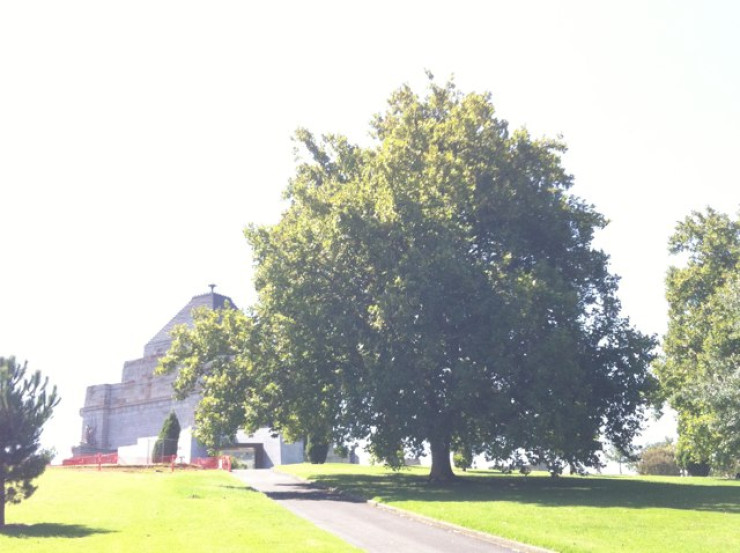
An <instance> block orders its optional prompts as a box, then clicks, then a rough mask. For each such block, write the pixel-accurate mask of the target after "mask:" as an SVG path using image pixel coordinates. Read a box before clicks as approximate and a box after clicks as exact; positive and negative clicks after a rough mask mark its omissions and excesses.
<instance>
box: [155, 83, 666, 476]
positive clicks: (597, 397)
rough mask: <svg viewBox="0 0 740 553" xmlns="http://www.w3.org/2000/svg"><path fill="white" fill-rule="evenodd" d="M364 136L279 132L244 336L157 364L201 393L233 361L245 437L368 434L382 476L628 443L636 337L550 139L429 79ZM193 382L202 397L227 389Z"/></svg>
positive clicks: (642, 352)
mask: <svg viewBox="0 0 740 553" xmlns="http://www.w3.org/2000/svg"><path fill="white" fill-rule="evenodd" d="M372 135H373V137H374V139H375V142H374V143H373V145H371V146H368V147H361V146H359V145H355V144H351V143H350V142H349V140H348V139H347V138H345V137H343V136H339V135H332V136H326V137H323V138H322V139H320V140H318V139H316V138H315V137H314V136H313V135H312V134H311V133H310V132H308V131H306V130H299V131H298V132H297V133H296V140H297V142H298V143H299V145H300V146H302V147H303V150H304V151H305V152H307V153H308V159H307V160H305V161H303V162H302V163H301V164H300V165H299V167H298V169H297V172H296V176H295V177H294V178H293V179H292V180H291V183H290V186H289V188H288V190H287V192H286V197H287V199H288V200H289V202H290V206H289V208H288V210H287V211H286V212H285V213H284V215H283V217H282V219H281V220H280V222H279V223H278V224H276V225H273V226H265V227H251V228H250V229H248V230H247V231H246V235H247V238H248V240H249V242H250V244H251V245H252V247H253V250H254V259H255V263H256V279H255V284H256V288H257V291H258V294H259V301H258V303H257V304H256V306H255V307H254V311H253V312H252V313H251V314H250V315H249V319H250V320H251V322H249V323H247V322H245V324H244V328H246V329H247V332H246V334H247V336H246V337H245V338H244V340H243V341H241V342H240V343H239V344H234V347H233V348H232V347H231V346H229V347H227V348H225V350H226V351H221V350H219V348H215V349H213V350H212V351H211V353H213V354H216V357H213V356H208V355H206V354H205V352H206V351H207V350H209V348H210V346H204V347H203V348H201V349H198V348H197V347H195V344H200V343H201V342H202V340H201V338H202V336H201V335H199V334H198V332H197V327H196V332H195V333H193V334H191V335H190V337H189V338H187V339H185V338H183V343H185V342H187V343H188V344H191V345H192V346H193V347H191V346H187V347H186V348H185V349H181V350H180V352H179V354H178V353H177V348H178V347H180V344H177V343H176V344H175V346H173V348H174V349H173V355H171V356H170V357H169V358H168V360H167V361H166V363H165V364H166V365H167V366H169V367H170V368H172V367H174V366H175V365H177V363H178V362H179V361H181V360H183V359H190V360H194V361H195V362H194V363H193V364H192V365H191V364H190V361H186V362H185V366H186V367H190V366H192V367H196V366H198V367H201V369H196V371H195V372H194V373H193V374H197V375H198V376H199V377H200V376H202V377H203V378H204V381H203V382H204V389H205V387H207V386H208V383H209V381H210V379H213V378H219V377H220V376H219V375H220V374H221V373H222V372H228V371H229V370H230V369H231V368H238V371H239V372H240V375H239V376H238V377H237V384H236V385H235V386H234V388H235V387H241V391H240V392H239V399H240V400H241V402H240V403H239V405H240V410H241V414H242V415H243V416H244V417H245V421H246V422H247V424H248V425H253V424H254V423H255V422H256V421H258V420H259V421H260V422H261V423H263V424H265V423H266V424H270V425H271V426H272V427H273V428H275V429H277V430H285V431H287V432H288V433H290V434H292V435H294V436H302V435H306V434H311V435H312V436H316V437H318V438H321V439H326V441H327V442H328V441H330V440H333V441H335V442H337V443H346V442H351V441H353V440H355V439H364V438H367V439H368V440H369V443H370V450H371V452H372V453H373V454H374V455H375V456H376V457H378V458H380V459H384V460H385V461H386V462H388V463H390V464H391V465H397V464H398V463H400V461H399V459H402V458H403V455H399V451H403V450H406V451H409V452H410V453H412V454H419V453H421V451H422V449H423V445H424V443H425V442H426V443H429V444H430V446H431V451H432V459H433V466H432V476H433V477H435V478H442V479H444V478H449V477H451V476H452V471H451V466H450V449H451V447H453V446H455V447H456V446H457V444H461V445H465V446H466V447H468V448H470V450H471V451H472V452H475V453H478V452H483V451H485V452H487V453H489V454H490V455H491V456H492V457H496V458H502V457H506V456H507V455H509V454H511V453H512V452H514V451H516V450H517V449H520V448H523V449H525V450H527V451H530V452H532V454H533V455H536V456H540V457H543V458H545V457H546V458H548V459H550V460H556V459H563V460H565V461H567V462H568V463H572V464H573V463H585V464H596V463H598V458H597V455H596V452H597V451H598V450H599V449H600V447H601V446H600V444H599V441H598V437H599V434H600V433H601V432H603V433H605V434H606V435H607V436H608V437H609V439H611V440H612V441H614V443H615V444H617V445H618V446H619V447H621V448H628V447H629V444H630V441H631V438H632V436H633V435H634V433H635V431H636V430H637V429H638V428H639V426H640V422H641V405H642V404H643V403H644V402H645V399H646V394H648V393H649V392H650V389H651V384H652V382H651V379H650V376H649V375H648V373H647V371H646V366H647V364H648V363H649V362H650V361H651V359H652V354H651V349H652V347H653V345H654V344H653V340H652V339H651V338H649V337H646V336H643V335H641V334H640V333H638V332H636V331H635V330H634V329H633V328H631V327H630V325H629V323H628V321H627V320H625V319H624V318H622V317H620V316H619V310H620V306H619V302H618V300H617V299H616V288H617V279H616V277H614V276H612V275H610V274H609V273H608V271H607V256H606V255H605V254H604V253H603V252H601V251H598V250H595V249H593V248H592V247H591V240H592V238H593V234H594V232H595V230H597V229H599V228H601V227H603V226H604V225H605V221H604V219H603V217H602V216H601V215H599V214H598V213H596V212H595V211H594V210H593V209H592V208H591V207H590V206H588V205H587V204H585V203H584V202H583V201H581V200H580V199H578V198H576V197H574V196H572V195H570V194H569V193H568V189H569V188H570V186H571V184H572V178H571V177H570V175H568V174H567V173H566V172H565V171H564V170H563V168H562V166H561V164H560V155H561V153H562V152H563V151H564V149H565V147H564V146H563V144H562V143H560V142H558V141H555V140H549V139H533V138H532V137H531V136H530V135H529V134H528V133H527V132H526V131H525V130H518V131H515V132H510V131H509V129H508V125H507V123H506V122H505V121H503V120H501V119H498V118H497V117H496V116H495V111H494V108H493V105H492V104H491V101H490V97H489V96H488V95H485V94H483V95H481V94H468V95H463V94H462V93H460V92H458V91H457V90H456V88H455V86H454V85H453V84H452V83H449V84H447V85H446V86H439V85H436V84H434V82H431V83H430V87H429V91H428V95H427V96H426V97H424V98H422V97H419V96H418V95H417V94H415V93H414V92H413V91H412V90H411V89H409V88H408V87H402V88H401V89H399V90H398V91H397V92H395V93H394V94H393V95H392V96H391V98H390V101H389V107H388V110H387V111H386V113H384V114H382V115H378V116H377V117H376V118H375V119H374V120H373V123H372ZM219 324H220V323H216V322H215V321H212V324H211V325H210V327H209V331H208V332H210V330H216V329H217V327H218V325H219ZM183 336H184V335H183ZM230 339H231V338H230V337H222V338H217V337H215V336H212V335H210V339H208V340H206V342H208V343H221V342H229V340H230ZM219 341H221V342H219ZM229 344H231V342H229ZM191 354H192V355H191ZM188 371H189V369H187V370H186V372H185V375H186V376H185V377H184V379H183V382H184V383H185V384H186V386H185V387H190V388H192V386H193V385H194V382H195V381H194V380H193V379H192V378H189V376H188V375H189V374H190V372H188ZM211 390H212V391H213V392H215V394H211V393H205V398H206V401H213V402H215V403H220V402H221V401H222V400H223V398H226V397H230V395H229V394H230V393H231V391H232V390H220V389H215V388H211ZM242 392H243V393H242ZM242 407H243V409H242ZM214 418H215V419H218V415H215V413H214ZM229 420H235V419H231V418H230V419H229Z"/></svg>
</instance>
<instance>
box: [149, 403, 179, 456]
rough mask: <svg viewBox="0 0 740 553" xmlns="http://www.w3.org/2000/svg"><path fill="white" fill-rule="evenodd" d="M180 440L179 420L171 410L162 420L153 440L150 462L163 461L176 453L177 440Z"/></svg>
mask: <svg viewBox="0 0 740 553" xmlns="http://www.w3.org/2000/svg"><path fill="white" fill-rule="evenodd" d="M179 440H180V421H179V420H177V415H175V412H174V411H172V412H170V414H169V415H168V416H167V418H166V419H165V420H164V424H163V425H162V430H160V432H159V437H158V438H157V441H156V442H154V450H153V451H152V462H154V463H163V462H165V461H166V460H168V459H169V458H170V457H172V456H173V455H177V442H178V441H179Z"/></svg>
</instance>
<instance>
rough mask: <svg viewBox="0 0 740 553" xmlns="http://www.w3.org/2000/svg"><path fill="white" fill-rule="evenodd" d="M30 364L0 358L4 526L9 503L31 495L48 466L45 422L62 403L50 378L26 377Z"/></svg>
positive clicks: (0, 483)
mask: <svg viewBox="0 0 740 553" xmlns="http://www.w3.org/2000/svg"><path fill="white" fill-rule="evenodd" d="M26 371H27V363H23V365H20V364H18V363H16V361H15V358H14V357H8V358H5V357H0V528H2V527H3V526H4V525H5V504H6V503H18V502H20V501H21V500H23V499H26V498H28V497H30V496H31V495H32V494H33V492H34V491H36V486H34V485H33V483H32V481H33V479H35V478H36V477H38V476H40V475H41V473H43V472H44V470H45V469H46V465H47V464H48V463H49V462H50V461H51V455H50V454H49V452H47V451H43V450H41V449H40V448H41V444H40V442H39V438H40V437H41V430H42V427H43V425H44V423H45V422H46V421H47V420H48V419H49V417H51V414H52V411H53V409H54V407H55V406H56V405H57V404H58V403H59V398H58V397H57V393H56V387H54V388H52V389H51V390H49V391H47V385H48V379H43V380H42V379H41V373H40V372H39V371H36V372H34V373H32V374H30V375H28V377H26Z"/></svg>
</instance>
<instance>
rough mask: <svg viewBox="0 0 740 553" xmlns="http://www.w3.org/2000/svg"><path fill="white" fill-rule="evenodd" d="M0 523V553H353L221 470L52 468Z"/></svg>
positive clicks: (347, 546) (351, 549)
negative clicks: (167, 552) (4, 520)
mask: <svg viewBox="0 0 740 553" xmlns="http://www.w3.org/2000/svg"><path fill="white" fill-rule="evenodd" d="M6 522H7V523H8V526H6V528H5V529H2V530H0V551H2V552H3V553H6V552H7V553H14V552H23V553H36V552H54V553H66V552H70V553H71V552H74V553H80V552H81V551H94V552H96V553H108V552H122V553H123V552H131V551H137V552H152V553H161V552H165V551H217V552H219V553H230V552H249V551H260V552H262V551H315V552H319V551H321V552H339V551H356V550H355V549H353V548H351V547H350V546H349V545H347V544H346V543H344V542H343V541H341V540H339V539H338V538H336V537H334V536H332V535H330V534H328V533H326V532H323V531H322V530H319V529H318V528H316V527H315V526H313V525H312V524H310V523H308V522H306V521H305V520H303V519H301V518H299V517H297V516H295V515H293V514H292V513H290V512H288V511H286V510H285V509H283V508H282V507H280V506H278V505H276V504H275V503H273V502H272V501H271V500H269V499H267V498H266V497H265V496H263V495H262V494H259V493H257V492H254V491H252V490H250V489H248V488H247V487H245V486H244V485H243V484H241V483H240V482H238V481H237V480H236V479H235V478H233V477H232V476H231V475H229V474H228V473H225V472H221V471H183V472H174V473H170V472H169V471H163V472H154V471H147V472H123V471H120V470H111V471H105V470H104V471H102V472H97V471H95V470H78V469H72V470H70V469H62V468H52V469H49V470H47V471H46V473H44V475H43V476H42V477H41V478H40V479H39V489H38V491H37V492H36V494H35V495H34V496H32V497H31V498H30V499H28V500H27V501H25V502H23V503H21V504H19V505H10V506H8V507H7V511H6Z"/></svg>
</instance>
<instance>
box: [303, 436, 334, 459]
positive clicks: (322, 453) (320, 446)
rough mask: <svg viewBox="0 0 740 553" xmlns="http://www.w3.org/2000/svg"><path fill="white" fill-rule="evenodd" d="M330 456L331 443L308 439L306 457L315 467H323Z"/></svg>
mask: <svg viewBox="0 0 740 553" xmlns="http://www.w3.org/2000/svg"><path fill="white" fill-rule="evenodd" d="M328 454H329V442H327V441H326V440H322V439H321V438H317V437H316V436H308V437H307V438H306V457H308V460H309V461H310V462H311V464H313V465H323V464H324V463H325V462H326V456H327V455H328Z"/></svg>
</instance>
